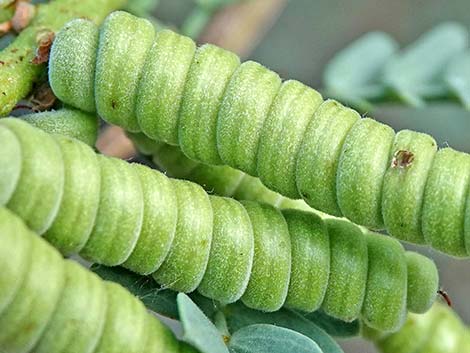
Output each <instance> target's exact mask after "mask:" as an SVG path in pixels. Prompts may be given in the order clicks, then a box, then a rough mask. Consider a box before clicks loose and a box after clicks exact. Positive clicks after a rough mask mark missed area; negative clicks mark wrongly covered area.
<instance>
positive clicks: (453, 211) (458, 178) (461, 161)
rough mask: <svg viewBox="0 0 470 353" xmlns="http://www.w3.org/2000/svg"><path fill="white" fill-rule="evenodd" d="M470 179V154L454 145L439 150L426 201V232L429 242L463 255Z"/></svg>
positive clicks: (425, 195)
mask: <svg viewBox="0 0 470 353" xmlns="http://www.w3.org/2000/svg"><path fill="white" fill-rule="evenodd" d="M469 180H470V156H469V155H468V154H465V153H461V152H457V151H454V150H452V149H451V148H444V149H442V150H440V151H439V152H437V154H436V157H435V158H434V162H433V165H432V167H431V171H430V173H429V177H428V180H427V182H426V189H425V192H424V201H423V211H422V212H423V213H422V217H423V232H424V238H425V239H426V242H427V243H428V244H431V246H432V247H433V248H436V249H438V250H440V251H442V252H445V253H448V254H451V255H454V256H460V257H464V256H467V255H468V254H467V251H466V249H465V233H464V224H465V221H464V217H465V206H466V203H467V197H468V196H467V195H468V190H469Z"/></svg>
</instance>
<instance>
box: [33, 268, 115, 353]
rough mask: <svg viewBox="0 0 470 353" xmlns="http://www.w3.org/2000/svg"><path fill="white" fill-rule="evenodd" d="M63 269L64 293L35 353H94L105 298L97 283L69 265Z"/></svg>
mask: <svg viewBox="0 0 470 353" xmlns="http://www.w3.org/2000/svg"><path fill="white" fill-rule="evenodd" d="M64 269H65V284H64V289H63V291H62V293H61V296H60V299H59V301H58V303H57V306H56V309H55V311H54V314H53V315H52V317H51V319H50V320H49V323H48V324H47V326H46V329H45V330H44V333H43V335H42V337H41V339H40V341H39V342H38V344H37V345H36V347H35V348H34V351H35V352H37V353H51V352H70V353H75V352H90V351H94V349H95V348H96V346H97V345H98V342H99V340H100V337H101V335H102V333H103V328H104V322H105V315H106V311H107V299H108V297H107V295H106V291H105V288H104V286H103V284H102V283H101V281H100V279H99V278H98V277H97V276H93V275H90V273H89V272H88V271H87V270H86V269H85V268H83V267H82V266H80V265H79V264H77V263H75V262H72V261H65V262H64ZM57 332H60V335H57ZM77 332H79V333H80V334H79V335H77Z"/></svg>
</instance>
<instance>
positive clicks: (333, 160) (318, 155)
mask: <svg viewBox="0 0 470 353" xmlns="http://www.w3.org/2000/svg"><path fill="white" fill-rule="evenodd" d="M359 118H360V115H359V114H358V113H356V112H355V111H353V110H351V109H349V108H345V107H344V106H342V105H341V104H340V103H338V102H336V101H334V100H327V101H325V102H324V103H323V104H322V105H321V106H320V107H319V108H318V110H317V111H316V112H315V116H314V117H313V119H312V121H311V122H310V124H309V125H308V127H307V131H306V132H305V135H304V138H303V141H302V147H301V148H300V152H299V157H298V160H297V170H296V173H297V176H296V177H297V179H296V180H297V188H298V190H299V192H300V195H301V196H302V197H303V198H304V199H305V200H306V202H307V203H308V204H309V205H310V206H312V207H313V208H316V209H319V210H323V211H325V212H326V213H328V214H331V215H333V216H340V215H341V210H340V208H339V206H338V201H337V191H336V175H337V173H338V161H339V157H340V154H341V149H342V147H343V144H344V139H345V138H346V135H347V133H348V132H349V130H350V129H351V127H352V125H353V124H354V123H355V122H356V121H357V120H358V119H359Z"/></svg>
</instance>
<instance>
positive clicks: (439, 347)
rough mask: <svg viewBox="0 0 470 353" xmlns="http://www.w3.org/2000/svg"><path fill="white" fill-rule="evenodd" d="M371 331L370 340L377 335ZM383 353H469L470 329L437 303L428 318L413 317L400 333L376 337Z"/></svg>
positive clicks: (366, 332) (376, 342)
mask: <svg viewBox="0 0 470 353" xmlns="http://www.w3.org/2000/svg"><path fill="white" fill-rule="evenodd" d="M376 334H377V333H376V332H371V330H370V329H366V330H365V335H366V336H371V335H376ZM372 340H374V341H375V344H376V346H377V348H378V349H379V350H380V351H381V352H382V353H469V352H470V329H469V328H468V327H466V326H465V325H464V324H463V323H462V321H461V320H460V319H459V318H458V317H457V315H456V314H455V312H453V311H452V310H451V309H450V308H449V307H446V306H444V305H442V304H439V303H436V304H434V306H433V307H432V308H431V310H429V311H428V312H427V313H426V314H424V315H416V314H409V315H408V318H407V320H406V323H405V325H404V326H403V327H402V328H401V329H400V330H399V331H398V332H396V333H393V334H379V335H377V336H376V337H372Z"/></svg>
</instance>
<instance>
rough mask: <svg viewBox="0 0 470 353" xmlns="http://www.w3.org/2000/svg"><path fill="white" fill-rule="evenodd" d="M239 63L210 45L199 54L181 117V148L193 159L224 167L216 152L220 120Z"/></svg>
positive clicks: (187, 82) (229, 53)
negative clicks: (224, 99)
mask: <svg viewBox="0 0 470 353" xmlns="http://www.w3.org/2000/svg"><path fill="white" fill-rule="evenodd" d="M239 65H240V59H239V58H238V57H237V56H236V55H235V54H233V53H231V52H229V51H226V50H223V49H221V48H219V47H216V46H214V45H211V44H206V45H203V46H202V47H200V48H198V49H197V50H196V54H195V56H194V60H193V62H192V64H191V67H190V68H189V72H188V76H187V80H186V85H185V88H184V94H183V101H182V104H181V110H180V113H179V116H180V121H179V125H178V126H179V135H178V137H179V145H181V146H182V148H183V149H184V150H183V152H184V153H185V154H186V155H187V156H188V157H189V158H191V159H193V160H196V161H200V162H203V163H207V164H221V163H222V161H221V159H220V157H219V152H218V151H217V117H218V114H219V110H220V107H221V104H222V98H223V96H224V93H225V90H226V88H227V85H228V83H229V81H230V78H231V77H232V75H233V73H234V72H235V70H236V69H237V68H238V66H239Z"/></svg>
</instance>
